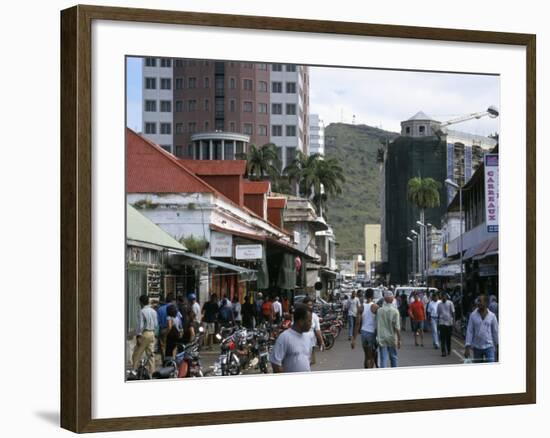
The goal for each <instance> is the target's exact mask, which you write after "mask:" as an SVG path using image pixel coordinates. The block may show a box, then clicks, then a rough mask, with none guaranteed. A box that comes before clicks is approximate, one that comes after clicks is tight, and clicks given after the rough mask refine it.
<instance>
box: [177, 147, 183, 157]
mask: <svg viewBox="0 0 550 438" xmlns="http://www.w3.org/2000/svg"><path fill="white" fill-rule="evenodd" d="M182 156H183V146H182V145H176V157H182Z"/></svg>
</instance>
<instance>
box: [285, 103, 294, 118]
mask: <svg viewBox="0 0 550 438" xmlns="http://www.w3.org/2000/svg"><path fill="white" fill-rule="evenodd" d="M286 113H287V114H288V115H289V116H295V115H296V104H295V103H287V104H286Z"/></svg>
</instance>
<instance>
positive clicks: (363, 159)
mask: <svg viewBox="0 0 550 438" xmlns="http://www.w3.org/2000/svg"><path fill="white" fill-rule="evenodd" d="M397 135H398V134H396V133H394V132H388V131H384V130H382V129H378V128H373V127H371V126H366V125H348V124H344V123H331V124H330V125H328V126H327V127H326V128H325V154H326V156H327V157H334V158H336V159H338V160H339V161H340V164H341V166H342V167H343V169H344V172H345V176H346V182H345V184H344V185H343V187H342V194H341V195H340V196H339V197H337V198H333V199H331V200H330V201H329V203H328V211H327V216H328V221H329V223H330V224H331V225H332V227H333V229H334V233H335V235H336V242H337V243H338V247H337V250H336V255H337V258H338V259H348V258H351V256H352V255H353V254H363V252H364V248H365V238H364V234H363V229H364V225H365V224H367V223H380V177H381V173H380V169H379V165H378V163H377V161H376V158H377V154H378V150H379V149H380V148H381V147H383V144H384V143H385V142H386V140H392V139H393V138H395V137H396V136H397Z"/></svg>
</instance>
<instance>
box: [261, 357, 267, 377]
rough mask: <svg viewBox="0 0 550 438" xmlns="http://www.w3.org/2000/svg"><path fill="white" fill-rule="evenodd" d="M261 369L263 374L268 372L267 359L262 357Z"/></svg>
mask: <svg viewBox="0 0 550 438" xmlns="http://www.w3.org/2000/svg"><path fill="white" fill-rule="evenodd" d="M260 371H261V372H262V373H263V374H267V360H266V359H261V360H260Z"/></svg>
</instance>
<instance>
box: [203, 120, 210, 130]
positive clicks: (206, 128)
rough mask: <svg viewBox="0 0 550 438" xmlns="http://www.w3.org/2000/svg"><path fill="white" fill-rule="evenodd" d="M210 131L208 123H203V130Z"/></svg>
mask: <svg viewBox="0 0 550 438" xmlns="http://www.w3.org/2000/svg"><path fill="white" fill-rule="evenodd" d="M209 129H210V123H208V122H204V130H205V131H208V130H209Z"/></svg>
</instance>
